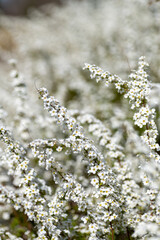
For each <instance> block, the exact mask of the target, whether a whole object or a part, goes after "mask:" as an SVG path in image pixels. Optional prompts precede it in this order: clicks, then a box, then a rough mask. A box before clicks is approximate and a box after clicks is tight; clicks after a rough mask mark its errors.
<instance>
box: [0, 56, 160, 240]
mask: <svg viewBox="0 0 160 240" xmlns="http://www.w3.org/2000/svg"><path fill="white" fill-rule="evenodd" d="M10 63H11V65H12V67H13V70H12V71H11V77H12V79H13V80H12V82H13V83H12V85H13V88H14V98H15V101H16V105H15V117H14V119H13V120H12V123H11V124H9V123H8V121H7V113H6V112H5V111H4V110H3V108H1V111H0V139H1V145H0V147H1V149H0V150H1V151H0V153H1V162H0V167H1V168H0V171H1V179H0V183H1V184H0V202H1V209H0V214H1V216H2V219H3V221H2V222H1V228H0V237H1V239H37V240H38V239H39V240H41V239H46V240H47V239H52V240H55V239H89V240H93V239H94V240H95V239H97V240H98V239H99V240H100V239H112V240H113V239H157V240H158V239H159V238H160V227H159V224H160V213H159V207H160V206H159V205H160V195H159V187H160V182H159V180H160V179H159V170H160V167H159V166H160V165H159V164H160V156H159V152H160V146H159V144H158V129H157V126H156V121H157V118H158V117H159V116H158V114H159V113H158V111H157V112H156V110H155V109H154V108H152V107H151V106H150V92H151V88H152V83H151V82H150V80H149V75H148V63H147V62H146V61H145V58H144V57H141V58H140V59H139V62H138V69H137V71H132V72H131V74H130V75H129V78H128V80H123V79H121V78H120V77H119V76H117V75H114V74H111V73H110V72H108V71H104V70H102V69H101V68H100V67H97V66H95V65H90V64H85V67H84V69H88V70H89V71H90V77H91V78H95V79H96V81H97V82H102V83H101V84H103V82H104V84H105V85H106V86H108V85H111V84H112V85H114V86H115V89H116V90H117V92H118V93H119V94H120V96H121V97H120V98H123V97H124V98H127V99H129V103H130V106H131V109H132V110H130V116H131V117H130V118H129V119H127V118H126V120H125V121H124V122H123V131H122V126H120V131H118V130H117V131H115V128H113V127H112V125H111V126H110V128H108V127H107V125H106V124H105V121H104V122H103V121H102V120H100V119H98V118H96V117H95V116H94V115H92V114H91V113H86V112H85V111H80V110H67V109H66V107H64V106H61V104H60V102H59V101H58V100H57V99H56V98H55V97H53V96H50V95H49V92H48V90H47V89H46V88H38V89H37V92H38V95H39V97H40V99H41V100H42V101H43V103H44V109H45V110H46V115H44V114H43V111H42V110H41V109H39V110H36V111H39V112H38V116H35V115H33V113H32V111H30V109H32V110H33V109H34V108H37V106H36V105H35V106H34V105H33V103H32V102H31V99H29V98H28V96H27V90H26V85H25V82H24V79H23V76H22V75H21V74H20V73H19V71H18V70H17V66H16V62H15V61H14V60H11V61H10ZM35 87H36V86H35ZM30 104H32V105H30ZM125 104H126V105H127V102H125ZM13 105H14V103H13ZM127 108H128V109H129V105H128V107H127ZM47 112H49V114H48V113H47ZM39 119H41V120H39ZM134 125H135V127H134ZM136 126H137V127H136ZM37 129H38V130H37ZM36 134H39V136H36ZM33 136H34V137H35V139H34V138H33ZM16 138H17V140H16Z"/></svg>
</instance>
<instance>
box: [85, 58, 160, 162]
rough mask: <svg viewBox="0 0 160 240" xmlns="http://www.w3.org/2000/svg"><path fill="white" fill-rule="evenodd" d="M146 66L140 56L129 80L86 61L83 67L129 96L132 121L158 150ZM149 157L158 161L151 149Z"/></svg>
mask: <svg viewBox="0 0 160 240" xmlns="http://www.w3.org/2000/svg"><path fill="white" fill-rule="evenodd" d="M148 66H149V65H148V63H147V62H145V57H143V56H142V57H140V58H139V67H138V70H137V71H135V72H134V73H131V74H130V75H129V81H127V80H122V79H121V78H120V77H118V76H117V75H113V74H111V73H109V72H108V71H103V70H102V69H101V68H100V67H97V66H95V65H90V64H87V63H86V64H85V67H84V69H88V70H89V71H90V72H91V74H90V76H91V78H96V80H97V81H103V82H105V85H107V86H108V84H109V83H111V82H113V83H114V84H115V87H116V88H117V91H118V92H120V93H121V94H122V93H123V94H124V97H125V98H129V101H130V103H131V104H132V105H131V109H136V110H137V112H136V113H135V114H134V116H133V119H134V123H135V124H136V125H137V126H139V127H140V128H142V127H144V126H145V127H146V130H145V131H144V134H143V136H142V139H143V140H144V142H145V143H146V144H147V145H148V146H149V148H150V149H151V150H152V149H153V150H155V151H159V150H160V146H159V144H158V143H156V139H157V135H158V130H157V127H156V124H155V109H150V107H149V103H148V102H149V101H148V100H149V93H150V89H151V83H150V82H149V80H148V74H147V72H146V69H147V67H148ZM151 157H153V158H155V160H156V161H160V157H159V155H158V154H157V153H156V152H152V151H151Z"/></svg>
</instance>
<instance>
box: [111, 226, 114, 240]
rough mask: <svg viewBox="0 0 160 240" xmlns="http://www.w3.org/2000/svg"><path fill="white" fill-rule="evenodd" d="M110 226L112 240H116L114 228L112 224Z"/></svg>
mask: <svg viewBox="0 0 160 240" xmlns="http://www.w3.org/2000/svg"><path fill="white" fill-rule="evenodd" d="M110 226H111V234H112V240H114V229H113V227H112V223H110Z"/></svg>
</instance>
